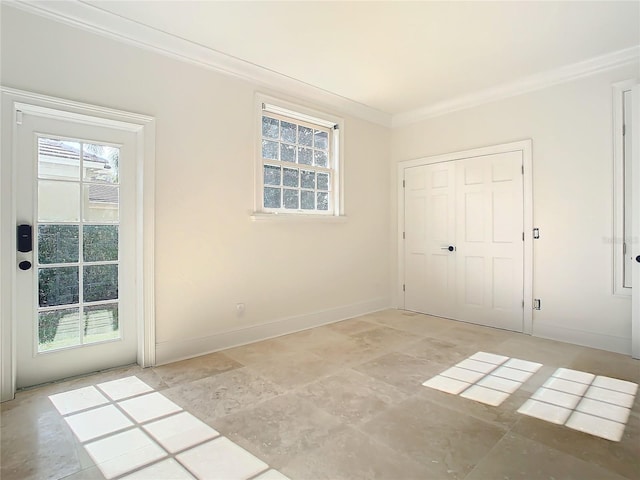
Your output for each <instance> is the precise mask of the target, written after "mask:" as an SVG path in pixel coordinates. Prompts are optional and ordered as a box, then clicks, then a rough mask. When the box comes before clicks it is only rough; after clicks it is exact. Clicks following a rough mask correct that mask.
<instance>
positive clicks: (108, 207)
mask: <svg viewBox="0 0 640 480" xmlns="http://www.w3.org/2000/svg"><path fill="white" fill-rule="evenodd" d="M83 188H84V191H83V195H82V202H83V205H82V206H83V214H82V216H83V220H84V221H85V222H117V221H118V217H119V214H118V213H119V210H118V200H119V199H118V193H119V192H118V190H119V189H118V187H112V186H110V185H85V186H84V187H83Z"/></svg>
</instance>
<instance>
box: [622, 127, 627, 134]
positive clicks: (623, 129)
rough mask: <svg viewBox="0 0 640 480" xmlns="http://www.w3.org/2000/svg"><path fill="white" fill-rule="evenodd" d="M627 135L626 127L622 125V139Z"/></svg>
mask: <svg viewBox="0 0 640 480" xmlns="http://www.w3.org/2000/svg"><path fill="white" fill-rule="evenodd" d="M626 134H627V126H626V125H624V124H623V125H622V136H623V137H624V136H625V135H626Z"/></svg>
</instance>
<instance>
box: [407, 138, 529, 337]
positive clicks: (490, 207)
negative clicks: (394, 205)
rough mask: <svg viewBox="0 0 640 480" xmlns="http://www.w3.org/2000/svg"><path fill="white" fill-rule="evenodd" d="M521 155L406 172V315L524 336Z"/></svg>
mask: <svg viewBox="0 0 640 480" xmlns="http://www.w3.org/2000/svg"><path fill="white" fill-rule="evenodd" d="M522 161H523V159H522V152H521V151H516V152H508V153H498V154H492V155H484V156H482V157H474V158H468V159H461V160H456V161H448V162H442V163H435V164H430V165H421V166H415V167H410V168H406V169H405V170H404V181H405V189H404V191H405V193H404V194H405V215H404V221H405V229H404V231H405V239H404V242H405V248H404V252H405V255H404V257H405V258H404V289H405V290H404V305H405V308H406V309H407V310H412V311H417V312H422V313H427V314H430V315H436V316H441V317H446V318H452V319H456V320H462V321H465V322H471V323H477V324H481V325H488V326H493V327H498V328H504V329H509V330H514V331H519V332H521V331H523V300H524V293H523V287H524V283H523V280H524V242H523V232H524V221H523V219H524V213H523V212H524V207H523V176H522V165H523V163H522Z"/></svg>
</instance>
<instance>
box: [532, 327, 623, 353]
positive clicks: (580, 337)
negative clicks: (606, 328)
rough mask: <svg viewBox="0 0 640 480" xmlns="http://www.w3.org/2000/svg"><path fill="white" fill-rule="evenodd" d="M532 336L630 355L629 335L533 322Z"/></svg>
mask: <svg viewBox="0 0 640 480" xmlns="http://www.w3.org/2000/svg"><path fill="white" fill-rule="evenodd" d="M533 336H535V337H541V338H547V339H549V340H558V341H561V342H566V343H573V344H575V345H582V346H585V347H591V348H598V349H600V350H607V351H609V352H615V353H622V354H623V355H631V337H630V336H629V337H619V336H616V335H607V334H604V333H596V332H589V331H586V330H577V329H573V328H566V327H559V326H557V325H550V324H544V323H536V322H535V321H534V324H533Z"/></svg>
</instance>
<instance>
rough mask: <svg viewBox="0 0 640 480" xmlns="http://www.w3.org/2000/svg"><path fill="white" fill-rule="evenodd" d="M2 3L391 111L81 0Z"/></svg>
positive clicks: (377, 118)
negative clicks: (349, 97)
mask: <svg viewBox="0 0 640 480" xmlns="http://www.w3.org/2000/svg"><path fill="white" fill-rule="evenodd" d="M2 3H3V5H6V6H11V7H15V8H18V9H20V10H23V11H26V12H29V13H32V14H36V15H39V16H42V17H46V18H49V19H51V20H54V21H56V22H60V23H64V24H66V25H70V26H72V27H76V28H80V29H82V30H85V31H88V32H91V33H95V34H98V35H101V36H104V37H108V38H111V39H113V40H117V41H119V42H123V43H126V44H129V45H133V46H136V47H138V48H143V49H146V50H150V51H153V52H155V53H160V54H162V55H165V56H168V57H172V58H175V59H178V60H181V61H183V62H188V63H191V64H193V65H197V66H200V67H205V68H207V69H210V70H214V71H216V72H219V73H223V74H225V75H230V76H233V77H236V78H239V79H242V80H245V81H248V82H250V83H253V84H255V85H257V86H260V87H266V88H269V89H270V90H272V91H275V92H281V93H282V94H285V95H287V96H292V97H298V98H300V99H302V100H306V101H309V102H313V103H314V104H319V105H323V106H325V107H327V108H330V109H332V110H337V111H338V112H340V113H343V114H346V115H352V116H354V117H357V118H360V119H363V120H367V121H369V122H372V123H376V124H378V125H382V126H385V127H390V126H391V115H390V114H389V113H386V112H382V111H380V110H376V109H374V108H372V107H370V106H368V105H364V104H361V103H358V102H355V101H353V100H350V99H348V98H346V97H342V96H340V95H337V94H335V93H332V92H329V91H327V90H323V89H321V88H319V87H315V86H313V85H310V84H308V83H305V82H302V81H300V80H296V79H294V78H291V77H288V76H286V75H283V74H281V73H278V72H275V71H273V70H269V69H267V68H264V67H261V66H259V65H256V64H253V63H250V62H247V61H244V60H241V59H239V58H236V57H233V56H230V55H227V54H225V53H222V52H219V51H217V50H214V49H212V48H209V47H205V46H204V45H200V44H197V43H194V42H190V41H188V40H185V39H183V38H180V37H177V36H175V35H171V34H169V33H166V32H164V31H161V30H157V29H154V28H151V27H148V26H146V25H143V24H141V23H138V22H134V21H132V20H129V19H126V18H124V17H121V16H119V15H115V14H113V13H110V12H107V11H105V10H102V9H100V8H98V7H95V6H93V5H89V4H86V3H83V2H82V1H47V0H34V1H26V0H9V1H3V2H2Z"/></svg>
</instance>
